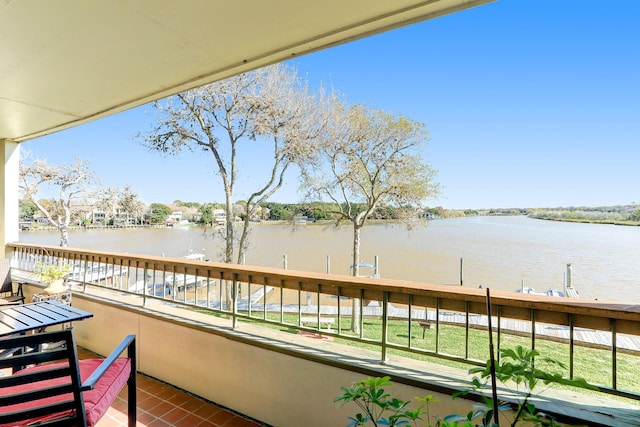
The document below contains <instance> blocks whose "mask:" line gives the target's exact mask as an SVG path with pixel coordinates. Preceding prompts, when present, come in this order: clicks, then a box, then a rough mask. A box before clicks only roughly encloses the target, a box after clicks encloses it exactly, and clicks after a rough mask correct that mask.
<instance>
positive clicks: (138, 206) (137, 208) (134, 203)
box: [118, 185, 145, 221]
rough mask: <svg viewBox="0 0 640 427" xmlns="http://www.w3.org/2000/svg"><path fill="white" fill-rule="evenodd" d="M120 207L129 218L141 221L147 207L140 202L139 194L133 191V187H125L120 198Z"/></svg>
mask: <svg viewBox="0 0 640 427" xmlns="http://www.w3.org/2000/svg"><path fill="white" fill-rule="evenodd" d="M118 206H119V207H120V210H121V211H122V212H123V213H125V214H126V215H127V216H130V217H133V218H135V219H136V220H139V221H141V219H142V216H143V215H144V210H145V205H144V203H143V202H142V201H140V200H138V193H134V192H133V191H132V190H131V186H129V185H125V186H124V188H123V189H122V191H121V192H120V194H119V197H118Z"/></svg>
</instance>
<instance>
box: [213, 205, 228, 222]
mask: <svg viewBox="0 0 640 427" xmlns="http://www.w3.org/2000/svg"><path fill="white" fill-rule="evenodd" d="M213 223H214V224H216V225H224V224H226V223H227V212H226V211H225V210H224V209H214V210H213Z"/></svg>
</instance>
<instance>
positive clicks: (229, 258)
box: [224, 188, 234, 310]
mask: <svg viewBox="0 0 640 427" xmlns="http://www.w3.org/2000/svg"><path fill="white" fill-rule="evenodd" d="M225 193H226V210H227V223H226V224H225V226H226V228H227V237H226V240H225V245H226V246H225V252H224V262H226V263H232V262H233V244H234V235H233V222H234V221H233V193H232V190H231V189H230V188H226V189H225ZM226 282H227V283H226V286H225V288H226V294H227V295H226V297H227V310H231V304H232V303H233V282H232V281H230V280H227V281H226Z"/></svg>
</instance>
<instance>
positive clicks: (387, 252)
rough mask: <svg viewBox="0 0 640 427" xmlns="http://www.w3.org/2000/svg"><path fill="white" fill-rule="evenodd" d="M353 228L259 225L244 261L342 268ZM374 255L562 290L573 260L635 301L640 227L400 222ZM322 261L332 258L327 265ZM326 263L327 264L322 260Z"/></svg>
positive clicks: (113, 238)
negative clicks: (419, 224)
mask: <svg viewBox="0 0 640 427" xmlns="http://www.w3.org/2000/svg"><path fill="white" fill-rule="evenodd" d="M20 240H21V241H22V242H25V243H41V244H47V245H57V244H58V241H59V234H58V233H57V232H54V231H51V232H41V231H28V232H21V234H20ZM69 241H70V246H72V247H77V248H85V249H96V250H107V251H116V252H126V253H133V254H143V255H164V256H175V257H180V256H184V255H187V254H188V253H189V252H204V253H206V255H207V257H208V258H209V259H211V260H219V259H220V254H221V253H222V250H223V241H222V239H221V238H220V236H219V235H217V234H216V233H215V232H214V231H212V230H211V229H208V230H206V231H205V230H204V229H202V228H168V229H157V228H149V229H108V230H74V231H71V232H70V237H69ZM351 248H352V229H351V227H349V226H343V227H341V228H339V229H336V228H335V227H333V226H324V225H318V224H313V225H303V226H297V227H295V228H294V227H292V226H281V225H256V226H254V227H253V228H252V230H251V235H250V247H249V249H248V252H247V258H246V263H247V264H253V265H260V266H266V267H283V265H284V258H285V255H286V259H287V264H288V265H287V267H288V268H289V269H292V270H307V271H314V272H326V271H327V269H328V268H330V272H331V273H335V274H349V266H350V263H351ZM375 256H377V257H378V259H379V265H380V275H381V276H382V277H383V278H392V279H404V280H412V281H419V282H428V283H437V284H451V285H457V286H459V285H460V264H461V262H460V260H461V259H462V260H463V262H462V264H463V286H468V287H476V288H477V287H478V286H480V285H482V286H483V287H491V288H493V289H502V290H516V289H518V288H520V287H521V286H522V284H523V283H524V286H526V287H532V288H535V289H536V290H538V291H544V290H547V289H549V288H554V289H561V288H562V286H563V284H564V280H565V273H566V270H567V267H566V266H567V264H568V263H571V264H572V272H573V274H572V279H573V285H574V287H576V288H577V289H578V291H579V292H580V294H581V296H583V297H586V298H598V299H599V300H613V301H618V302H625V303H638V304H640V227H626V226H613V225H599V224H576V223H563V222H553V221H544V220H536V219H530V218H527V217H524V216H514V217H469V218H457V219H446V220H435V221H430V222H429V223H428V225H427V226H426V227H418V228H417V229H414V230H411V231H408V230H407V229H406V228H405V227H403V226H401V225H397V224H395V225H378V224H375V225H368V226H366V227H365V228H364V230H363V232H362V247H361V260H362V262H369V263H372V262H373V260H374V257H375ZM327 258H329V260H330V262H329V263H328V262H327ZM328 264H329V266H328Z"/></svg>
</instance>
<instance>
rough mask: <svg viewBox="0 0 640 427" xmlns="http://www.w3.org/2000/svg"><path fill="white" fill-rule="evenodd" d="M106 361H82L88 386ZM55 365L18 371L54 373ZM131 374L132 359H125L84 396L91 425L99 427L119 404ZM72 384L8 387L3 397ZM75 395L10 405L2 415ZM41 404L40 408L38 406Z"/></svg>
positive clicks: (1, 392) (60, 380) (55, 381)
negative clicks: (108, 411) (100, 421)
mask: <svg viewBox="0 0 640 427" xmlns="http://www.w3.org/2000/svg"><path fill="white" fill-rule="evenodd" d="M103 360H104V359H85V360H81V361H80V362H79V363H80V378H82V381H83V382H84V381H85V380H86V379H87V378H89V375H91V373H93V371H95V370H96V368H97V367H98V365H100V363H102V361H103ZM66 363H67V362H61V363H59V364H54V365H53V366H55V365H63V364H66ZM51 366H52V365H46V366H34V367H30V368H26V369H23V370H21V371H18V372H20V373H23V372H34V371H38V370H43V369H50V368H51ZM130 373H131V363H129V359H128V358H124V357H121V358H119V359H117V360H116V361H115V362H114V363H113V364H112V365H111V366H110V367H109V369H107V372H106V373H105V374H104V375H103V376H102V378H100V380H99V381H98V383H97V384H96V386H95V388H94V389H93V390H87V391H85V392H83V394H82V396H83V399H84V406H85V412H86V413H87V425H89V426H93V425H95V424H96V423H97V422H98V420H100V418H102V416H103V415H104V414H105V413H106V412H107V410H108V409H109V407H110V406H111V404H112V403H113V402H114V401H115V399H116V397H117V396H118V393H120V390H122V388H123V387H124V386H125V384H126V383H127V380H128V379H129V374H130ZM64 383H68V377H67V378H55V379H52V380H46V381H39V382H36V383H31V384H23V385H19V386H13V387H6V388H3V389H0V395H8V394H13V393H17V392H20V391H26V390H31V389H33V388H36V387H37V388H42V387H47V386H51V385H56V384H64ZM71 397H72V396H71V394H68V395H61V396H54V397H50V398H46V399H42V400H38V401H37V402H26V403H20V404H17V405H10V406H6V407H4V408H0V411H2V412H12V411H20V410H24V409H28V408H31V407H33V406H40V405H42V404H43V403H53V402H58V401H61V400H66V399H69V398H71ZM34 403H37V405H34ZM64 415H68V413H59V414H53V415H46V416H44V417H38V418H32V419H29V420H25V421H23V422H21V423H10V424H0V427H10V426H11V427H14V426H15V427H22V426H27V425H28V424H34V423H36V422H42V421H47V420H52V419H56V418H58V417H60V416H64Z"/></svg>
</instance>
